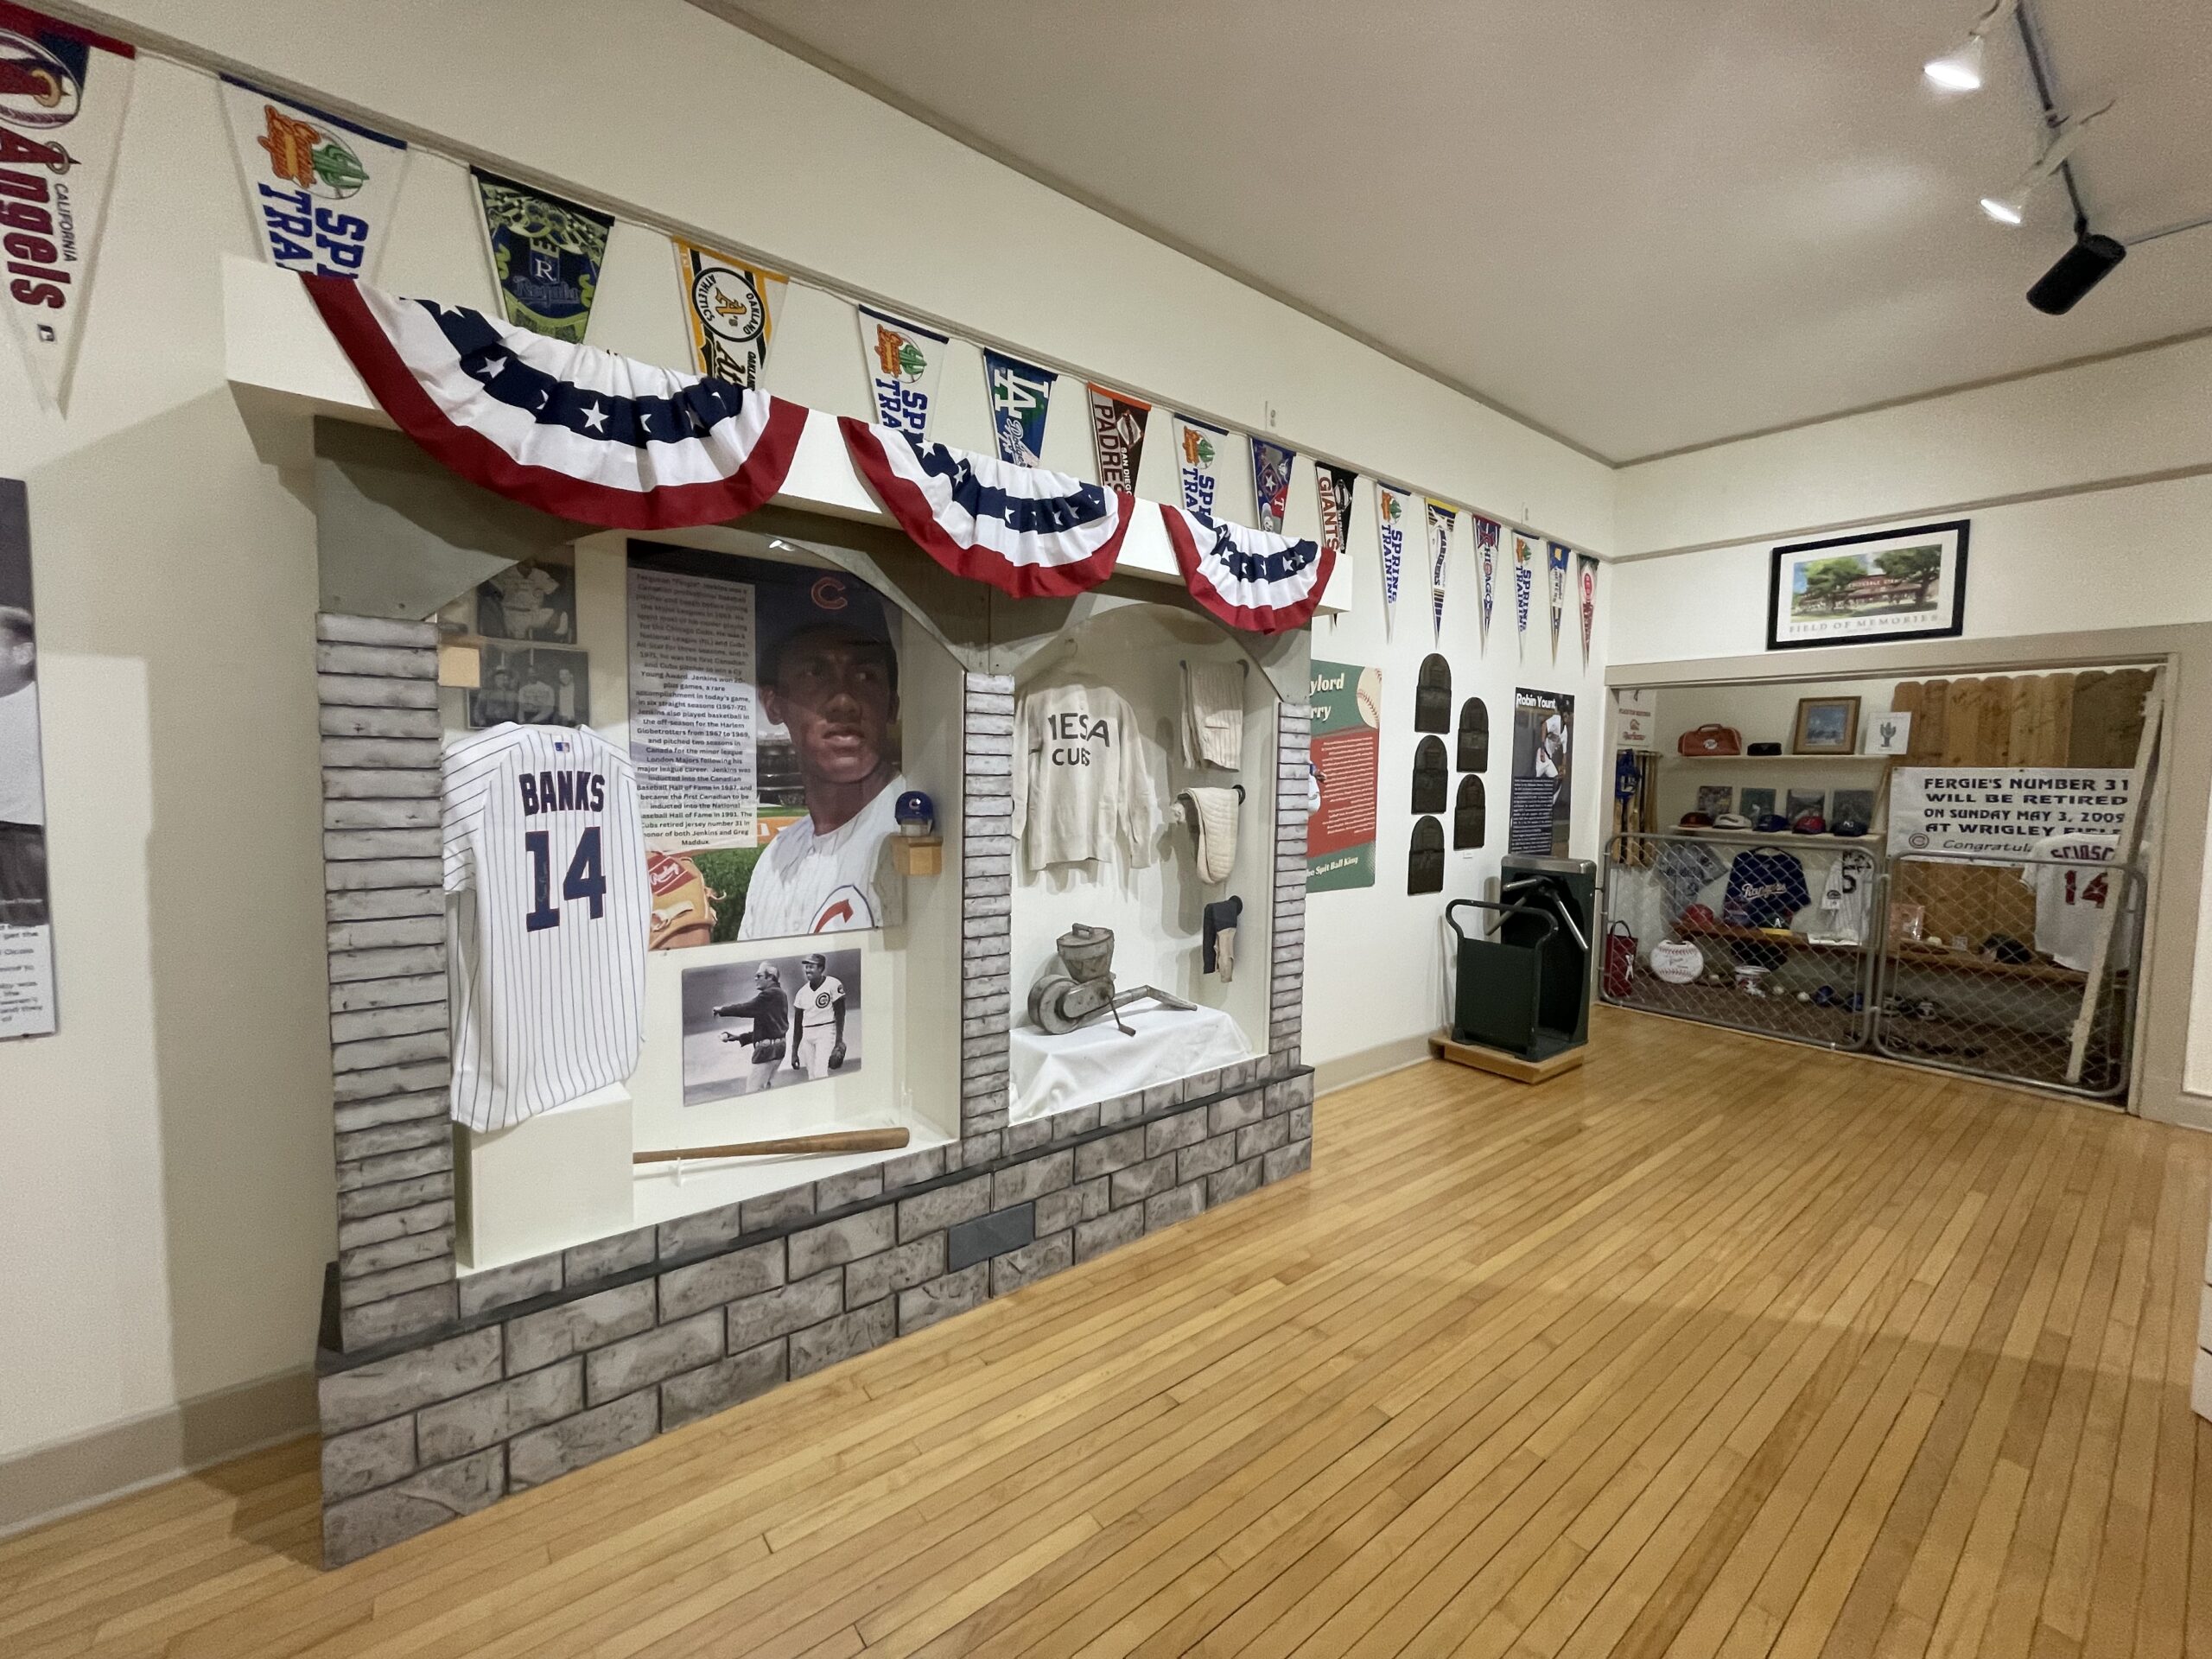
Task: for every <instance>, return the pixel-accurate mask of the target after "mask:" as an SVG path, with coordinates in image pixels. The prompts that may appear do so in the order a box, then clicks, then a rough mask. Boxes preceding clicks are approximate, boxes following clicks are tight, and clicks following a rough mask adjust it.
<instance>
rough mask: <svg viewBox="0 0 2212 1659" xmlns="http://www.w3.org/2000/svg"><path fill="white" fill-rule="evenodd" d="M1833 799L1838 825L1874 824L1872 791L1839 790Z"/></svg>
mask: <svg viewBox="0 0 2212 1659" xmlns="http://www.w3.org/2000/svg"><path fill="white" fill-rule="evenodd" d="M1831 798H1832V799H1833V800H1834V804H1835V812H1834V821H1835V822H1836V823H1859V824H1872V823H1873V822H1874V791H1872V790H1871V789H1839V790H1838V791H1835V793H1834V796H1833V797H1831Z"/></svg>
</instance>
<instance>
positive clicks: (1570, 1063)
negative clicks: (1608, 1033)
mask: <svg viewBox="0 0 2212 1659" xmlns="http://www.w3.org/2000/svg"><path fill="white" fill-rule="evenodd" d="M1428 1052H1430V1053H1432V1054H1433V1055H1435V1056H1436V1058H1438V1059H1440V1060H1449V1061H1451V1062H1452V1065H1471V1066H1472V1067H1474V1068H1475V1070H1476V1071H1487V1072H1489V1073H1490V1074H1491V1076H1492V1077H1510V1078H1511V1079H1512V1080H1513V1081H1514V1082H1516V1083H1549V1082H1550V1081H1551V1080H1552V1079H1553V1078H1554V1077H1558V1076H1559V1075H1560V1073H1561V1072H1565V1071H1573V1070H1574V1069H1575V1068H1576V1067H1577V1066H1579V1065H1581V1064H1582V1063H1583V1062H1584V1061H1585V1060H1586V1059H1588V1058H1590V1045H1589V1044H1587V1043H1578V1044H1577V1045H1575V1046H1574V1047H1573V1048H1565V1049H1561V1050H1560V1052H1558V1053H1556V1054H1554V1055H1553V1056H1552V1057H1551V1058H1549V1059H1543V1060H1524V1059H1522V1058H1521V1057H1520V1056H1519V1055H1518V1054H1508V1053H1507V1052H1505V1051H1504V1050H1503V1049H1502V1048H1484V1046H1482V1045H1481V1044H1479V1043H1455V1042H1453V1041H1452V1036H1451V1033H1449V1032H1443V1031H1440V1032H1438V1033H1436V1034H1435V1035H1434V1036H1433V1037H1431V1038H1430V1039H1428Z"/></svg>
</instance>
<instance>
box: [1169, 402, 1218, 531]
mask: <svg viewBox="0 0 2212 1659" xmlns="http://www.w3.org/2000/svg"><path fill="white" fill-rule="evenodd" d="M1228 442H1229V434H1228V433H1226V432H1224V431H1223V430H1222V429H1221V428H1219V427H1217V426H1208V425H1207V424H1206V423H1205V422H1204V421H1194V420H1192V418H1191V417H1190V416H1188V415H1178V416H1176V417H1175V477H1176V481H1177V483H1178V484H1179V485H1180V486H1181V487H1182V492H1183V505H1185V507H1187V508H1189V509H1190V510H1191V511H1192V512H1203V513H1207V514H1211V512H1213V511H1214V507H1215V504H1216V502H1217V499H1218V498H1219V496H1220V494H1221V452H1222V450H1223V448H1224V447H1225V446H1226V445H1227V444H1228Z"/></svg>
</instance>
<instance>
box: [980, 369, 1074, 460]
mask: <svg viewBox="0 0 2212 1659" xmlns="http://www.w3.org/2000/svg"><path fill="white" fill-rule="evenodd" d="M1058 378H1059V377H1058V375H1056V374H1054V373H1053V372H1052V371H1051V370H1050V369H1040V368H1039V367H1038V366H1037V365H1035V364H1034V363H1025V362H1023V361H1022V360H1021V359H1020V358H1018V357H1008V356H1007V354H1006V353H1004V352H995V351H993V350H991V349H990V347H988V346H985V347H984V348H983V385H984V387H985V389H986V390H987V391H988V392H989V393H990V397H991V433H992V435H993V436H995V438H997V440H998V445H999V459H1000V460H1001V461H1004V462H1006V463H1007V466H1009V467H1041V466H1042V465H1044V461H1045V412H1046V409H1047V408H1048V407H1049V406H1050V404H1051V402H1052V382H1053V381H1054V380H1056V379H1058Z"/></svg>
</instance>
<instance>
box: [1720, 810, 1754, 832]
mask: <svg viewBox="0 0 2212 1659" xmlns="http://www.w3.org/2000/svg"><path fill="white" fill-rule="evenodd" d="M1713 828H1714V829H1750V828H1751V820H1750V819H1749V818H1747V817H1745V816H1744V815H1743V814H1742V813H1740V812H1723V813H1722V814H1721V815H1720V816H1719V817H1717V818H1715V819H1714V820H1713Z"/></svg>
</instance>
